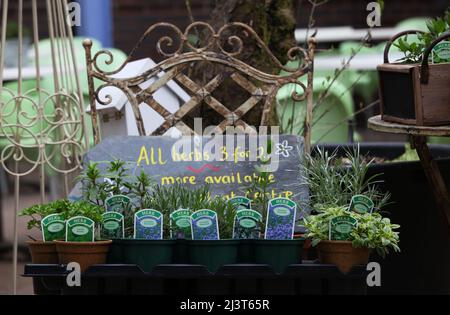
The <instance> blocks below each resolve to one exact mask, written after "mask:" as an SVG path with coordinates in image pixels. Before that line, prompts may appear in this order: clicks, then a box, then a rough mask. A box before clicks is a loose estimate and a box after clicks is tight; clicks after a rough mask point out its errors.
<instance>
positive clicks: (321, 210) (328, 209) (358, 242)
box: [304, 147, 400, 273]
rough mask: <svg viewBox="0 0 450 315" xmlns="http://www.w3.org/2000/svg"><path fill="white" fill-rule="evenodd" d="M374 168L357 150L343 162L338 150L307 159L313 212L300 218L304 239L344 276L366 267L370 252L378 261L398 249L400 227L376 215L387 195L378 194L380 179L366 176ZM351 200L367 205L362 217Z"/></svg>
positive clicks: (350, 151)
mask: <svg viewBox="0 0 450 315" xmlns="http://www.w3.org/2000/svg"><path fill="white" fill-rule="evenodd" d="M372 163H373V160H369V161H367V160H366V159H365V158H364V157H363V156H362V155H361V154H360V149H359V147H356V148H354V149H353V150H348V151H346V153H345V155H344V156H343V157H338V155H337V152H336V151H335V152H334V153H332V154H329V153H328V152H327V151H326V150H325V149H323V148H317V149H316V152H315V156H307V158H306V165H305V167H304V168H305V177H306V181H307V182H308V184H309V187H310V193H311V205H312V208H313V210H314V214H313V215H310V216H308V217H306V218H305V219H304V226H305V228H306V229H307V231H308V234H307V237H308V238H310V239H312V245H313V246H318V256H319V259H320V261H321V262H322V263H330V264H335V265H337V266H338V268H339V269H340V270H341V271H342V272H343V273H348V272H349V271H350V270H351V268H352V267H353V266H355V265H358V264H367V262H368V260H369V255H370V252H371V250H376V251H377V253H378V254H380V256H382V257H385V256H386V254H387V253H389V250H390V249H393V250H394V251H399V250H400V249H399V247H398V243H399V233H398V232H396V231H395V230H397V229H398V228H399V226H398V225H394V224H391V222H390V220H389V219H387V218H383V217H382V216H381V214H380V213H379V211H380V210H381V209H382V208H383V207H384V206H386V205H387V203H388V201H389V198H390V195H389V194H388V193H382V192H380V191H379V190H378V187H377V184H379V180H378V177H379V176H377V175H374V176H368V172H369V168H370V166H371V164H372ZM355 196H358V197H359V198H361V196H362V198H361V199H363V200H365V201H366V202H367V203H370V204H371V205H370V206H367V209H365V211H363V212H361V213H358V212H355V211H354V209H353V207H354V204H353V203H354V200H356V199H354V198H355ZM334 224H336V227H333V225H334ZM334 229H335V230H336V231H337V232H336V234H337V235H336V236H334V235H333V233H334V232H333V231H334Z"/></svg>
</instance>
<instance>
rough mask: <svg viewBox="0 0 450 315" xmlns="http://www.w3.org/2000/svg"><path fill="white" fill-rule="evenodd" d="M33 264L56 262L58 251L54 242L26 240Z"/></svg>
mask: <svg viewBox="0 0 450 315" xmlns="http://www.w3.org/2000/svg"><path fill="white" fill-rule="evenodd" d="M27 245H28V249H29V251H30V255H31V261H32V263H33V264H43V265H52V264H57V263H58V253H57V252H56V244H55V243H54V242H42V241H29V242H27Z"/></svg>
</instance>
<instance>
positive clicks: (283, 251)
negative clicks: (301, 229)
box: [241, 167, 304, 273]
mask: <svg viewBox="0 0 450 315" xmlns="http://www.w3.org/2000/svg"><path fill="white" fill-rule="evenodd" d="M255 172H256V174H257V176H256V178H255V180H254V181H253V182H252V183H251V184H250V185H249V186H248V187H246V188H245V194H246V195H247V196H249V197H251V198H252V200H253V203H252V209H254V210H256V211H257V212H259V213H260V214H261V215H262V221H261V223H260V225H259V231H260V237H259V238H258V239H252V240H243V241H242V242H243V245H244V246H245V244H247V246H245V247H246V248H247V252H248V254H247V255H248V256H247V257H249V258H250V259H249V261H248V262H250V263H256V264H267V265H270V266H272V268H273V269H274V270H275V271H276V272H277V273H282V272H284V270H285V269H286V268H287V267H288V266H289V265H291V264H299V263H301V262H302V253H303V246H304V239H303V238H297V239H287V240H286V239H284V240H277V239H265V235H264V234H265V231H266V223H267V213H268V207H269V203H270V199H271V194H270V191H271V184H272V181H271V173H270V172H266V171H265V170H264V168H261V167H256V169H255ZM296 206H297V211H299V209H298V205H296ZM241 246H242V245H241ZM242 251H244V250H242ZM244 252H245V251H244Z"/></svg>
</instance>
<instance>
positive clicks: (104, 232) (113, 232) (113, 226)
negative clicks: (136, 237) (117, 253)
mask: <svg viewBox="0 0 450 315" xmlns="http://www.w3.org/2000/svg"><path fill="white" fill-rule="evenodd" d="M124 221H125V219H124V216H123V214H121V213H118V212H106V213H104V214H103V215H102V228H101V237H102V239H107V240H111V239H119V238H124V237H125V223H124Z"/></svg>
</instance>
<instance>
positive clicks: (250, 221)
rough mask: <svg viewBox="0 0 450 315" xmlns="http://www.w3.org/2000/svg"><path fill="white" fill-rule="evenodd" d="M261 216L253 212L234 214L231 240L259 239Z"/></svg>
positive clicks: (246, 211)
mask: <svg viewBox="0 0 450 315" xmlns="http://www.w3.org/2000/svg"><path fill="white" fill-rule="evenodd" d="M261 222H262V215H261V214H260V213H259V212H257V211H254V210H239V211H237V212H236V216H235V218H234V226H233V239H259V237H260V231H261V229H260V227H261Z"/></svg>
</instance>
